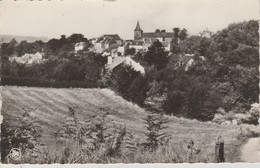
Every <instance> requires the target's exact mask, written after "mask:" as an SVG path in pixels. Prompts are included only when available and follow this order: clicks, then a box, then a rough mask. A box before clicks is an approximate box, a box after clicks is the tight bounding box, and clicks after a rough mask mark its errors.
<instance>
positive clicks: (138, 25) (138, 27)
mask: <svg viewBox="0 0 260 168" xmlns="http://www.w3.org/2000/svg"><path fill="white" fill-rule="evenodd" d="M135 31H142V29H141V27H140V24H139V20H138V21H137V25H136V28H135Z"/></svg>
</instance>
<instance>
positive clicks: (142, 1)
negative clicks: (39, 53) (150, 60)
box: [0, 0, 259, 39]
mask: <svg viewBox="0 0 260 168" xmlns="http://www.w3.org/2000/svg"><path fill="white" fill-rule="evenodd" d="M258 3H259V2H258V0H62V1H61V0H51V1H48V0H42V1H39V0H35V1H29V0H16V1H14V0H0V34H11V35H23V36H46V37H48V38H59V37H60V36H61V35H63V34H64V35H66V36H69V35H71V34H73V33H81V34H84V36H85V37H87V38H93V37H98V36H100V35H102V34H119V36H120V37H121V38H123V39H133V35H134V33H133V30H134V29H135V26H136V22H137V20H139V22H140V25H141V28H142V29H143V31H144V32H154V31H155V29H165V30H166V31H169V32H171V31H172V29H173V28H174V27H179V28H186V29H187V30H188V32H189V34H198V33H199V32H200V31H203V30H205V29H208V30H210V31H213V32H216V31H218V30H221V29H223V28H225V27H227V26H228V25H229V24H231V23H234V22H241V21H248V20H251V19H254V20H258V19H259V4H258Z"/></svg>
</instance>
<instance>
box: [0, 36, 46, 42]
mask: <svg viewBox="0 0 260 168" xmlns="http://www.w3.org/2000/svg"><path fill="white" fill-rule="evenodd" d="M12 39H15V40H16V41H17V42H18V43H20V42H21V41H23V40H26V41H27V42H34V41H36V40H42V41H43V42H47V41H48V40H49V39H48V37H45V36H41V37H36V36H19V35H0V43H6V42H10V41H11V40H12Z"/></svg>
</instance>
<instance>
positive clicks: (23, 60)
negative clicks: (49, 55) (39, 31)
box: [9, 52, 44, 64]
mask: <svg viewBox="0 0 260 168" xmlns="http://www.w3.org/2000/svg"><path fill="white" fill-rule="evenodd" d="M42 56H43V55H42V53H40V52H37V53H35V54H24V55H23V56H21V57H9V61H10V62H17V63H19V64H34V63H35V64H40V63H42V62H43V61H44V60H43V58H42Z"/></svg>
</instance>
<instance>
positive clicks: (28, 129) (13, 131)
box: [1, 109, 44, 163]
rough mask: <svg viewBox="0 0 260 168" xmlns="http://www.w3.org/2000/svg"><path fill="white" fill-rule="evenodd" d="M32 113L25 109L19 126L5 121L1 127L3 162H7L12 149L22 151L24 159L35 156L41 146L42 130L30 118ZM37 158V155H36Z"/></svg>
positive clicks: (32, 118)
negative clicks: (27, 156) (39, 140)
mask: <svg viewBox="0 0 260 168" xmlns="http://www.w3.org/2000/svg"><path fill="white" fill-rule="evenodd" d="M29 112H30V111H27V110H25V109H24V114H23V116H22V118H21V119H20V120H19V123H20V124H19V125H17V126H13V124H10V122H9V121H7V120H4V121H3V124H2V126H1V160H2V162H4V163H5V162H7V157H8V153H9V152H10V150H11V149H12V148H18V149H20V150H21V154H22V157H26V155H28V154H29V155H30V157H33V156H32V155H33V154H35V152H38V151H37V147H38V146H39V145H41V146H43V145H44V144H41V143H39V142H38V139H39V137H41V134H40V132H42V130H41V129H40V127H39V126H38V124H37V121H36V119H35V118H34V117H32V116H30V113H29ZM34 156H37V155H34Z"/></svg>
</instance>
